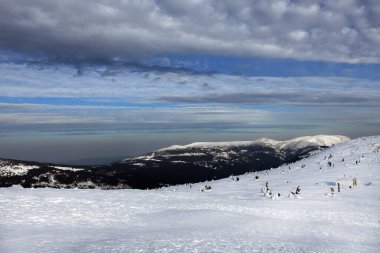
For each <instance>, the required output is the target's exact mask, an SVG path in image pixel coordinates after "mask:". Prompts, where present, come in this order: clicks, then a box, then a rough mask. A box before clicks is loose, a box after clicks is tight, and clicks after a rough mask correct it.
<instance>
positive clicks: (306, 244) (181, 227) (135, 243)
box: [0, 136, 380, 252]
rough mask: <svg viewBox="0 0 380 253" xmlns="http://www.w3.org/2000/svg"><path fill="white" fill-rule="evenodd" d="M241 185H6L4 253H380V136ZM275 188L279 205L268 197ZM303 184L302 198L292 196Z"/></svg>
mask: <svg viewBox="0 0 380 253" xmlns="http://www.w3.org/2000/svg"><path fill="white" fill-rule="evenodd" d="M330 154H331V155H332V157H331V158H329V157H330ZM329 163H331V166H329ZM289 166H290V169H289ZM256 176H259V179H258V180H256V179H255V177H256ZM235 178H236V177H235ZM354 178H357V180H358V185H357V186H351V188H349V184H350V185H351V184H352V180H353V179H354ZM239 179H240V180H239V181H237V180H236V179H235V180H233V179H232V178H227V179H222V180H218V181H212V182H205V183H199V184H194V185H192V187H191V188H190V186H189V185H181V186H173V187H168V188H163V189H160V190H149V191H144V190H113V191H102V190H63V189H22V188H19V187H12V188H2V189H0V252H378V250H379V248H380V212H379V210H380V194H379V193H380V136H376V137H367V138H361V139H356V140H352V141H347V142H344V143H341V144H337V145H335V146H334V147H332V148H329V149H326V150H324V151H322V152H320V153H318V154H315V155H314V156H312V157H309V158H306V159H303V160H301V161H298V162H296V163H294V164H290V165H284V166H281V167H280V168H277V169H272V170H268V171H261V172H257V173H252V174H246V175H243V176H239ZM266 182H268V186H269V188H270V189H271V190H272V192H273V194H275V193H281V197H280V198H279V199H277V200H272V199H271V198H267V197H264V195H263V193H262V192H261V189H262V188H263V187H264V186H265V183H266ZM336 182H340V183H341V184H342V186H341V192H337V187H336V185H335V183H336ZM206 184H207V185H211V187H212V189H211V190H210V191H204V192H202V191H200V189H201V188H203V187H204V186H205V185H206ZM297 186H300V188H301V193H300V198H288V197H287V196H288V194H289V192H290V191H292V190H294V189H295V188H296V187H297ZM330 187H335V196H334V197H330V195H331V194H330V193H331V190H330Z"/></svg>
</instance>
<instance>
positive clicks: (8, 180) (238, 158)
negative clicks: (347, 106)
mask: <svg viewBox="0 0 380 253" xmlns="http://www.w3.org/2000/svg"><path fill="white" fill-rule="evenodd" d="M347 140H349V138H348V137H345V136H340V135H317V136H304V137H298V138H295V139H292V140H288V141H275V140H271V139H267V138H262V139H258V140H256V141H243V142H241V141H237V142H196V143H191V144H188V145H182V146H181V145H175V146H171V147H168V148H164V149H159V150H156V151H153V152H151V153H148V154H145V155H142V156H137V157H134V158H128V159H124V160H121V161H117V162H114V163H111V164H107V165H100V166H65V165H57V164H51V163H34V162H28V161H17V160H9V159H8V160H7V159H3V160H0V186H3V187H4V186H11V185H13V184H20V185H22V186H23V187H55V188H77V187H81V188H86V187H88V188H101V189H119V188H139V189H146V188H158V187H162V186H167V185H174V184H186V183H193V182H201V181H206V180H213V179H220V178H225V177H228V176H230V175H240V174H244V173H246V172H252V171H260V170H265V169H268V168H273V167H278V166H280V165H281V164H284V163H289V162H294V161H296V160H299V159H301V158H303V157H305V156H308V155H309V154H310V153H311V152H317V151H318V150H321V149H323V148H325V147H328V146H332V145H334V144H337V143H340V142H343V141H347Z"/></svg>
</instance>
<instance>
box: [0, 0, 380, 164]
mask: <svg viewBox="0 0 380 253" xmlns="http://www.w3.org/2000/svg"><path fill="white" fill-rule="evenodd" d="M315 134H341V135H347V136H349V137H352V138H354V137H359V136H366V135H376V134H380V2H379V1H377V0H323V1H322V0H320V1H317V0H314V1H311V0H303V1H301V0H270V1H259V0H230V1H228V0H202V1H201V0H183V1H177V0H124V1H122V0H92V1H90V0H83V1H75V0H65V1H58V0H0V157H3V158H15V159H27V160H38V161H49V162H65V163H67V162H69V163H103V162H109V161H112V160H115V159H116V160H117V159H121V158H126V157H131V156H134V155H138V154H141V153H146V152H150V151H153V150H155V149H157V148H162V147H165V146H168V145H172V144H186V143H190V142H194V141H232V140H254V139H257V138H260V137H267V138H273V139H278V140H285V139H289V138H294V137H297V136H303V135H315Z"/></svg>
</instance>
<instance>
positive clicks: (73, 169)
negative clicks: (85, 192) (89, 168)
mask: <svg viewBox="0 0 380 253" xmlns="http://www.w3.org/2000/svg"><path fill="white" fill-rule="evenodd" d="M54 168H56V169H59V170H71V171H80V170H83V169H78V168H72V167H62V166H54Z"/></svg>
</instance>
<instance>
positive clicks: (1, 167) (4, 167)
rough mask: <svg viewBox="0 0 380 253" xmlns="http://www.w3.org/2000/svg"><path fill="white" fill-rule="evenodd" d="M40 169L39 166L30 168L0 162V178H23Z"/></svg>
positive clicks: (28, 166) (23, 165)
mask: <svg viewBox="0 0 380 253" xmlns="http://www.w3.org/2000/svg"><path fill="white" fill-rule="evenodd" d="M35 168H38V166H30V165H25V164H21V163H19V164H11V163H9V162H6V161H2V160H0V177H1V176H21V175H25V174H26V173H28V171H29V170H31V169H35Z"/></svg>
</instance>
